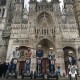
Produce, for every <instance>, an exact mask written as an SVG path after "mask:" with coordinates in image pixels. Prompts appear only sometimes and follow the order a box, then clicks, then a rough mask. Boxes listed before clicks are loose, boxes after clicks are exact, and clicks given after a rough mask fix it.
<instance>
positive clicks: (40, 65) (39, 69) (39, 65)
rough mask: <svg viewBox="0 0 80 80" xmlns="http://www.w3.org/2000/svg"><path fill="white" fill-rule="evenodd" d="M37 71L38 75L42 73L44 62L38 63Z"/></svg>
mask: <svg viewBox="0 0 80 80" xmlns="http://www.w3.org/2000/svg"><path fill="white" fill-rule="evenodd" d="M36 68H37V69H36V70H37V73H42V61H41V63H37V67H36Z"/></svg>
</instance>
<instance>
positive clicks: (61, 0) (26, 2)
mask: <svg viewBox="0 0 80 80" xmlns="http://www.w3.org/2000/svg"><path fill="white" fill-rule="evenodd" d="M38 1H40V0H38ZM48 1H50V0H48ZM28 2H29V0H25V5H26V6H27V7H28V6H29V4H28ZM60 2H61V3H60V6H61V7H62V5H63V0H60Z"/></svg>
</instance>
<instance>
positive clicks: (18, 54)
mask: <svg viewBox="0 0 80 80" xmlns="http://www.w3.org/2000/svg"><path fill="white" fill-rule="evenodd" d="M19 57H20V52H19V48H18V47H16V49H15V50H14V51H13V58H17V59H18V58H19Z"/></svg>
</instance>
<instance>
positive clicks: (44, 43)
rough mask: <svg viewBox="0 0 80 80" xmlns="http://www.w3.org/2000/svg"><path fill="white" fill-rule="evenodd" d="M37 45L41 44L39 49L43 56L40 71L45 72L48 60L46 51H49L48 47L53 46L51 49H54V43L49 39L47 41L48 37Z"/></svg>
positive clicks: (47, 68) (47, 67)
mask: <svg viewBox="0 0 80 80" xmlns="http://www.w3.org/2000/svg"><path fill="white" fill-rule="evenodd" d="M38 45H41V49H42V50H43V52H44V58H43V61H42V71H43V72H44V73H47V71H48V70H49V60H48V53H49V51H50V48H53V50H55V48H54V45H53V43H52V42H51V41H49V40H48V39H42V40H41V41H40V42H39V43H38Z"/></svg>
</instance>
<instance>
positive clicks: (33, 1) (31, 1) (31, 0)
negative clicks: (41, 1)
mask: <svg viewBox="0 0 80 80" xmlns="http://www.w3.org/2000/svg"><path fill="white" fill-rule="evenodd" d="M35 2H37V0H30V1H29V3H35Z"/></svg>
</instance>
